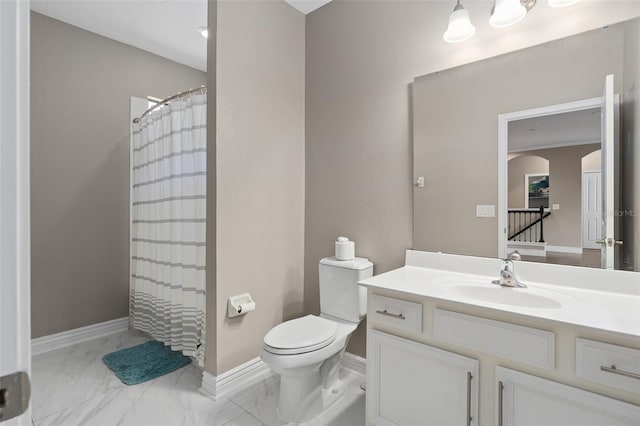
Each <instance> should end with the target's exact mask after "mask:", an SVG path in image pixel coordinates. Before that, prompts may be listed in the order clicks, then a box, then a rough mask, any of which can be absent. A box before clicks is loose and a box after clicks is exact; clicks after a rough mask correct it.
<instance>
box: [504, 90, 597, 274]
mask: <svg viewBox="0 0 640 426" xmlns="http://www.w3.org/2000/svg"><path fill="white" fill-rule="evenodd" d="M601 104H602V98H592V99H587V100H583V101H577V102H572V103H568V104H561V105H554V106H549V107H544V108H537V109H534V110H528V111H520V112H517V113H512V114H503V116H501V120H502V121H501V124H505V125H504V126H501V130H503V132H501V133H504V135H502V136H503V139H504V140H503V141H502V142H501V147H502V149H504V151H506V153H503V155H505V156H506V158H505V163H506V164H507V167H506V170H505V171H504V174H505V175H504V177H503V179H501V181H502V182H503V183H501V191H504V192H502V193H503V194H504V196H505V201H504V205H505V207H506V208H504V209H502V210H504V211H501V212H500V219H501V223H502V224H503V225H504V228H503V229H504V233H503V235H502V236H501V240H502V242H501V245H502V253H503V254H504V255H505V256H506V255H508V254H510V253H513V252H515V251H518V252H519V253H520V255H521V256H522V258H523V260H527V261H533V262H544V263H555V264H564V265H574V266H587V267H595V268H600V267H601V266H602V265H603V263H602V258H601V251H602V250H601V243H599V242H601V241H602V240H603V238H604V237H603V228H604V216H603V199H602V197H603V177H602V174H603V166H602V165H603V162H602V160H603V158H602V157H603V155H602V147H603V144H602V124H601V121H602V117H601V116H602V108H601ZM505 115H506V116H508V115H512V117H510V119H508V120H504V116H505ZM503 145H504V146H503ZM501 229H502V226H501Z"/></svg>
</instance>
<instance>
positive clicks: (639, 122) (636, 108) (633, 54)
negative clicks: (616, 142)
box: [620, 21, 640, 271]
mask: <svg viewBox="0 0 640 426" xmlns="http://www.w3.org/2000/svg"><path fill="white" fill-rule="evenodd" d="M622 97H623V103H624V105H623V108H622V114H623V122H624V126H623V128H622V137H621V138H620V139H621V141H622V147H621V161H622V162H623V164H624V166H625V167H624V168H623V173H624V174H623V175H622V179H621V180H622V183H621V185H622V188H621V189H622V193H623V194H624V198H623V199H622V206H621V207H622V209H621V210H622V212H621V214H622V216H621V222H622V231H623V240H624V245H623V246H622V251H623V255H622V268H623V269H629V270H634V269H635V270H636V271H638V270H640V22H639V21H636V22H635V24H634V25H628V26H627V27H626V28H625V33H624V87H623V91H622Z"/></svg>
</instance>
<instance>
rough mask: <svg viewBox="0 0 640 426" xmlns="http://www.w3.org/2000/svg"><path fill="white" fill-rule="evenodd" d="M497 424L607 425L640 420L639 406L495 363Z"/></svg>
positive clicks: (632, 424)
mask: <svg viewBox="0 0 640 426" xmlns="http://www.w3.org/2000/svg"><path fill="white" fill-rule="evenodd" d="M496 401H497V404H496V418H497V419H498V421H497V422H496V423H497V424H498V426H573V425H575V426H590V425H591V426H608V425H629V426H637V425H638V424H639V423H640V407H639V406H637V405H633V404H629V403H626V402H622V401H618V400H617V399H613V398H608V397H605V396H602V395H598V394H595V393H592V392H587V391H584V390H581V389H578V388H574V387H572V386H567V385H564V384H561V383H557V382H553V381H551V380H546V379H542V378H540V377H536V376H531V375H529V374H524V373H520V372H518V371H514V370H510V369H507V368H503V367H496Z"/></svg>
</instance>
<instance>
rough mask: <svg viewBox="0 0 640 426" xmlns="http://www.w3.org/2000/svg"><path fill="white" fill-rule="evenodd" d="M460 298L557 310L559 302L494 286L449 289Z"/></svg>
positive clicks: (518, 290) (464, 286)
mask: <svg viewBox="0 0 640 426" xmlns="http://www.w3.org/2000/svg"><path fill="white" fill-rule="evenodd" d="M451 291H452V292H455V293H457V294H459V295H461V296H465V297H469V298H471V299H476V300H482V301H485V302H490V303H498V304H501V305H511V306H523V307H527V308H540V309H559V308H561V307H562V304H560V302H558V301H556V300H554V299H551V298H549V297H545V296H541V295H538V294H533V293H532V292H531V291H530V290H529V289H526V288H525V289H517V288H509V287H500V286H497V285H495V284H485V286H483V287H480V286H477V285H457V286H455V287H454V288H452V289H451Z"/></svg>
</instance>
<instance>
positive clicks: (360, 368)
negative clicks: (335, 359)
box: [341, 352, 367, 376]
mask: <svg viewBox="0 0 640 426" xmlns="http://www.w3.org/2000/svg"><path fill="white" fill-rule="evenodd" d="M341 364H342V368H346V369H347V370H351V371H353V372H354V373H356V374H359V375H361V376H366V374H367V360H366V359H365V358H362V357H361V356H358V355H354V354H352V353H350V352H345V353H344V354H343V355H342V361H341Z"/></svg>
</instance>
